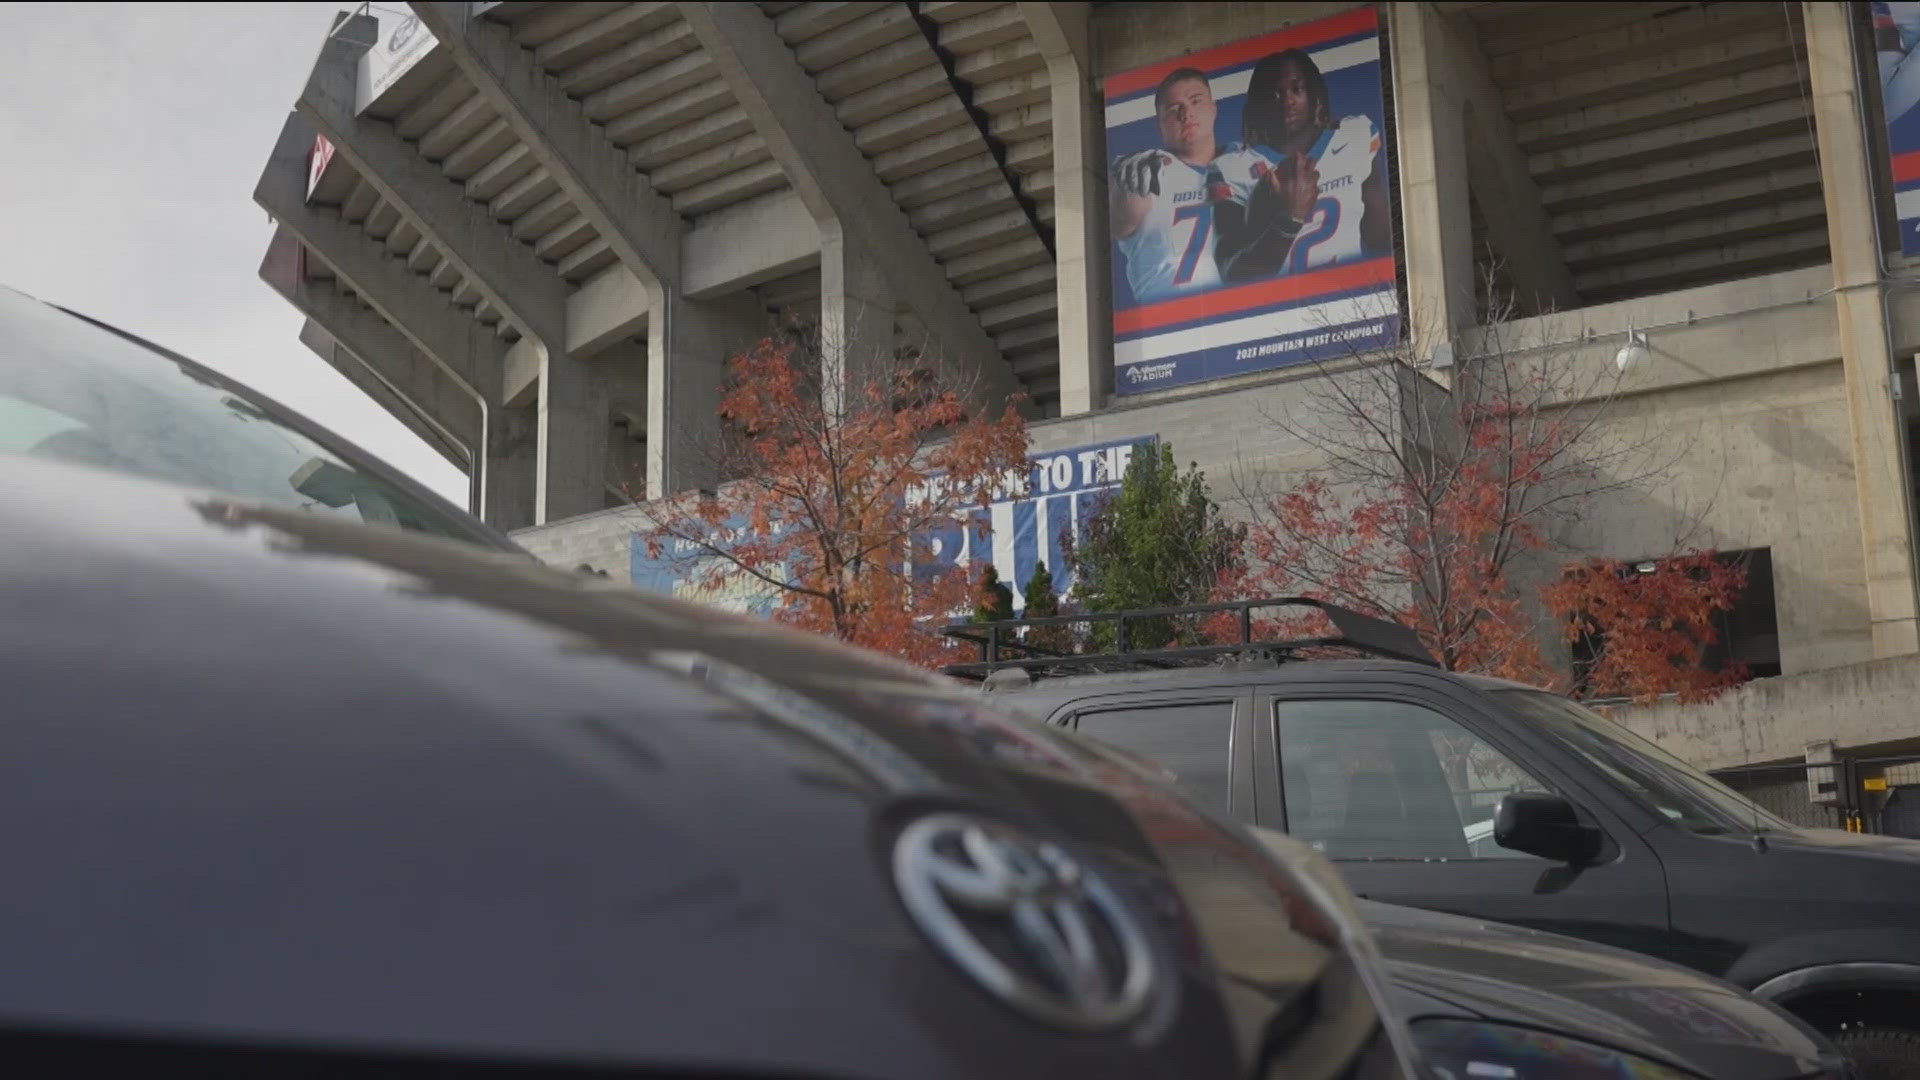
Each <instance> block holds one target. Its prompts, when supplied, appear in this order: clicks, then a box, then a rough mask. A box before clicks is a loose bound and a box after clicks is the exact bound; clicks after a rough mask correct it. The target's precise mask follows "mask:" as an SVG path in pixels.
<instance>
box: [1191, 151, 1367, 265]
mask: <svg viewBox="0 0 1920 1080" xmlns="http://www.w3.org/2000/svg"><path fill="white" fill-rule="evenodd" d="M1310 153H1311V155H1312V157H1313V162H1314V165H1315V167H1316V168H1318V169H1319V171H1320V198H1319V200H1318V201H1317V202H1315V203H1314V204H1313V213H1312V214H1310V215H1309V216H1308V218H1307V221H1306V224H1304V225H1302V226H1301V228H1300V235H1298V236H1296V237H1294V240H1293V250H1292V251H1291V252H1290V253H1289V254H1288V255H1287V268H1286V272H1287V273H1289V274H1297V273H1299V272H1301V271H1303V270H1317V269H1319V268H1320V267H1323V266H1336V265H1338V264H1340V263H1344V262H1351V261H1352V260H1354V259H1357V258H1359V257H1360V255H1361V252H1362V248H1361V243H1360V219H1361V218H1362V217H1363V216H1364V215H1365V213H1366V205H1365V203H1364V202H1363V201H1362V200H1361V196H1360V187H1361V185H1362V184H1364V183H1366V181H1367V179H1368V178H1369V177H1371V176H1372V175H1373V165H1374V162H1375V161H1376V160H1378V158H1379V155H1380V135H1379V133H1378V132H1376V131H1374V130H1373V121H1372V120H1370V119H1368V118H1367V117H1365V116H1349V117H1347V118H1346V119H1344V120H1342V121H1340V125H1339V126H1338V127H1336V128H1334V129H1333V130H1332V131H1328V132H1323V133H1322V134H1321V136H1320V141H1319V142H1317V143H1315V144H1314V147H1313V149H1312V151H1310ZM1285 159H1286V155H1285V154H1282V153H1280V152H1279V151H1277V150H1274V149H1272V148H1270V147H1266V146H1249V147H1236V148H1235V149H1233V150H1231V151H1229V152H1227V153H1224V154H1221V155H1220V156H1219V157H1218V158H1216V159H1215V160H1214V163H1213V187H1214V191H1215V194H1214V198H1215V199H1216V200H1218V201H1231V202H1236V203H1239V204H1240V205H1241V206H1245V205H1247V200H1248V199H1249V198H1250V197H1251V196H1252V194H1253V186H1254V185H1255V184H1257V183H1259V182H1260V179H1261V177H1263V176H1265V175H1266V174H1267V172H1268V170H1270V169H1273V168H1274V167H1276V166H1278V165H1279V164H1280V163H1281V162H1282V161H1284V160H1285Z"/></svg>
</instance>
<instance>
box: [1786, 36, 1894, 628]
mask: <svg viewBox="0 0 1920 1080" xmlns="http://www.w3.org/2000/svg"><path fill="white" fill-rule="evenodd" d="M1801 8H1802V11H1803V12H1804V18H1805V21H1806V28H1807V33H1806V39H1807V40H1806V43H1807V62H1808V67H1809V69H1810V72H1809V73H1810V76H1811V83H1812V92H1813V114H1814V123H1815V132H1816V135H1817V138H1818V141H1819V151H1820V165H1821V173H1822V181H1823V184H1822V186H1823V188H1824V189H1825V192H1826V200H1827V229H1828V233H1829V235H1830V240H1829V245H1830V248H1831V250H1832V256H1833V283H1834V285H1835V286H1836V287H1837V288H1838V289H1839V290H1841V291H1839V292H1838V293H1837V294H1836V295H1835V297H1834V302H1835V304H1836V305H1837V306H1838V309H1839V311H1838V314H1839V322H1840V350H1841V359H1842V361H1843V367H1844V368H1845V371H1846V380H1847V410H1848V413H1849V414H1850V416H1851V419H1852V427H1853V474H1854V484H1855V486H1856V490H1857V494H1858V498H1859V501H1860V531H1861V534H1862V536H1863V538H1864V542H1865V544H1866V571H1867V613H1868V618H1869V619H1870V620H1871V622H1872V628H1873V654H1874V656H1875V658H1876V659H1877V658H1880V657H1887V656H1897V655H1900V654H1903V653H1912V652H1920V621H1916V616H1917V615H1920V598H1917V597H1916V593H1915V572H1914V560H1913V555H1914V552H1913V510H1912V506H1911V505H1910V503H1909V490H1910V489H1909V487H1908V484H1907V477H1908V476H1909V475H1910V474H1909V472H1908V469H1909V463H1908V462H1907V460H1906V432H1905V430H1904V428H1903V425H1902V424H1901V423H1900V422H1899V417H1898V415H1897V413H1896V411H1895V402H1894V400H1893V386H1892V380H1893V377H1894V376H1893V369H1894V368H1893V357H1892V355H1891V347H1890V342H1891V335H1890V333H1889V329H1890V328H1889V326H1888V321H1887V312H1886V307H1885V303H1884V301H1885V296H1884V292H1883V290H1884V288H1885V285H1884V282H1882V280H1881V278H1882V272H1881V256H1880V237H1879V230H1878V228H1877V227H1876V223H1875V221H1874V212H1875V201H1874V183H1873V173H1872V168H1873V167H1872V165H1871V164H1870V162H1872V161H1873V155H1872V154H1871V153H1870V152H1869V150H1870V148H1869V146H1868V144H1867V138H1866V132H1865V131H1864V130H1863V129H1862V127H1861V126H1860V118H1861V117H1862V116H1866V115H1869V110H1867V109H1866V108H1864V103H1862V102H1861V101H1860V100H1859V92H1858V89H1857V88H1858V87H1859V86H1860V85H1861V82H1862V78H1861V73H1860V71H1859V69H1858V65H1857V64H1856V63H1855V60H1856V57H1857V55H1858V54H1857V53H1856V51H1855V49H1854V47H1853V25H1852V16H1851V12H1850V10H1849V9H1850V8H1851V5H1849V4H1840V3H1805V4H1802V5H1801ZM1860 286H1867V287H1865V288H1861V287H1860Z"/></svg>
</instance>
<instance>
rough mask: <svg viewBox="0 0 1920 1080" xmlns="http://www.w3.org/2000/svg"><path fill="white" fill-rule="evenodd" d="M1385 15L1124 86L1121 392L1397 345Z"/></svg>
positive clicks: (1296, 34) (1113, 83) (1300, 33)
mask: <svg viewBox="0 0 1920 1080" xmlns="http://www.w3.org/2000/svg"><path fill="white" fill-rule="evenodd" d="M1383 60H1384V57H1383V55H1382V50H1381V45H1380V16H1379V12H1378V10H1377V9H1375V8H1360V9H1357V10H1354V11H1349V12H1346V13H1344V14H1341V15H1336V16H1333V17H1331V18H1327V19H1322V20H1319V21H1317V22H1312V23H1305V24H1302V25H1299V26H1293V27H1288V28H1287V29H1285V30H1281V31H1277V32H1275V33H1271V34H1266V35H1262V36H1260V37H1256V38H1249V39H1247V40H1244V41H1238V42H1235V43H1233V44H1230V45H1223V46H1220V47H1219V48H1215V49H1208V50H1205V51H1203V52H1197V53H1192V54H1189V55H1187V56H1182V57H1179V58H1177V59H1173V60H1167V61H1163V62H1161V63H1158V64H1153V65H1150V66H1147V67H1143V68H1137V69H1135V70H1133V71H1128V72H1123V73H1121V74H1118V75H1113V76H1110V77H1109V78H1108V79H1107V80H1106V83H1105V94H1106V130H1107V158H1108V198H1109V201H1110V206H1109V208H1108V209H1109V216H1108V221H1109V225H1110V228H1111V236H1112V243H1113V359H1114V367H1115V372H1114V390H1115V392H1116V393H1119V394H1138V393H1145V392H1148V391H1153V390H1163V389H1166V388H1168V387H1173V386H1184V385H1188V384H1192V383H1199V382H1206V381H1209V380H1213V379H1223V378H1228V377H1231V376H1234V375H1241V374H1245V373H1247V372H1253V371H1266V370H1270V369H1273V368H1280V367H1286V366H1288V365H1291V364H1298V363H1303V362H1306V361H1310V360H1318V359H1325V358H1328V357H1333V356H1338V355H1341V354H1346V353H1352V352H1361V351H1366V350H1369V349H1373V348H1378V347H1381V346H1384V345H1387V344H1390V343H1392V342H1395V341H1397V340H1398V339H1399V335H1400V323H1401V319H1400V305H1399V300H1398V298H1397V294H1396V292H1395V280H1396V276H1397V267H1396V265H1395V261H1394V256H1393V225H1392V221H1391V220H1390V214H1391V210H1390V208H1389V204H1388V185H1389V184H1390V183H1391V172H1390V170H1391V168H1392V164H1391V156H1390V153H1389V148H1388V146H1387V145H1386V140H1385V138H1384V134H1383V133H1384V132H1385V130H1386V112H1385V108H1384V104H1383V102H1384V97H1385V94H1384V91H1383V89H1382V78H1383V77H1384V71H1385V68H1384V65H1383Z"/></svg>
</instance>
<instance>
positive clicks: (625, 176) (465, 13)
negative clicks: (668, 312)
mask: <svg viewBox="0 0 1920 1080" xmlns="http://www.w3.org/2000/svg"><path fill="white" fill-rule="evenodd" d="M410 6H411V7H412V8H413V10H414V12H415V13H416V14H418V15H419V16H420V21H421V22H422V23H423V24H425V25H426V27H427V29H429V30H431V31H432V32H433V34H434V36H435V37H437V38H439V39H440V42H441V44H442V46H443V47H444V48H446V49H447V50H448V55H450V56H451V57H452V58H453V62H454V65H455V66H456V67H458V68H459V69H460V70H461V72H462V73H463V74H465V75H466V77H467V78H468V80H470V81H471V82H472V83H473V85H474V87H475V88H476V89H478V90H479V92H480V97H481V98H483V99H485V100H486V102H487V104H488V105H490V106H492V108H493V109H494V111H495V112H497V113H499V114H500V116H501V118H502V119H504V120H505V121H506V123H507V126H508V127H509V128H511V129H512V131H513V134H514V136H515V137H516V138H517V139H519V141H520V142H521V143H522V144H524V145H525V146H527V147H528V148H529V149H531V150H532V152H533V155H534V156H535V157H536V158H538V159H539V161H540V164H541V166H542V167H543V168H545V169H546V170H547V173H548V175H549V176H551V177H552V178H553V180H554V182H555V183H557V184H558V185H559V186H560V190H562V191H564V192H566V193H567V197H568V198H569V199H571V200H572V202H573V205H574V206H575V207H576V208H577V209H578V211H579V213H580V214H581V215H582V216H583V217H585V218H586V220H587V221H588V222H590V223H591V224H592V225H593V228H594V231H595V232H597V233H599V234H600V235H601V236H602V237H604V238H605V239H606V241H607V243H608V244H609V245H611V246H612V247H613V249H614V251H615V252H616V253H617V254H618V255H619V257H620V261H621V263H623V264H625V265H626V267H627V268H628V269H629V270H631V271H633V273H634V275H635V276H636V277H638V278H640V280H641V281H643V282H646V283H647V284H648V286H649V287H658V286H660V285H661V284H662V283H671V282H678V281H679V279H680V233H681V229H682V222H681V221H680V218H679V216H678V215H676V214H675V213H674V212H673V206H672V204H671V203H669V202H668V201H667V199H666V198H665V197H664V196H662V195H660V194H658V193H657V192H655V191H654V190H653V188H652V186H651V185H650V184H649V183H648V182H647V180H646V178H645V177H642V176H641V175H640V174H639V173H638V172H636V171H635V170H634V168H633V166H632V165H631V164H629V163H628V162H627V160H626V155H625V154H623V153H621V152H620V150H619V149H618V148H617V147H615V146H614V145H613V144H612V143H610V142H608V141H607V139H606V137H605V135H604V134H603V133H602V132H600V131H597V130H595V128H594V125H593V123H592V122H591V121H589V120H588V119H587V117H586V113H585V111H584V110H583V109H582V107H581V105H580V103H579V102H578V101H575V100H574V99H573V98H571V97H568V96H567V94H566V92H565V91H563V90H562V89H561V88H560V87H559V85H558V84H557V83H555V82H554V80H553V79H552V78H551V77H550V76H548V75H547V73H546V71H545V70H544V69H542V68H541V67H539V66H538V65H537V64H535V63H534V58H533V54H532V53H530V52H528V51H526V50H524V49H521V48H520V47H519V46H517V45H515V44H514V41H513V34H512V32H511V31H510V30H508V29H507V27H506V26H504V25H502V24H500V23H497V22H493V21H491V20H488V19H483V18H479V17H476V16H474V15H473V14H471V6H470V5H468V4H467V3H465V2H463V0H429V2H416V3H414V4H412V5H410Z"/></svg>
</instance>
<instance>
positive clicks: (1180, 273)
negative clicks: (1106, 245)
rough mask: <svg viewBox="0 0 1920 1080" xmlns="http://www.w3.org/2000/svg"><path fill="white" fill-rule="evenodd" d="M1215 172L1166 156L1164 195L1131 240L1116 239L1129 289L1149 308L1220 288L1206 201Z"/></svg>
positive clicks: (1155, 198) (1157, 197)
mask: <svg viewBox="0 0 1920 1080" xmlns="http://www.w3.org/2000/svg"><path fill="white" fill-rule="evenodd" d="M1210 174H1211V168H1208V169H1197V168H1194V167H1193V166H1192V165H1189V164H1187V163H1186V162H1184V161H1181V160H1180V159H1178V158H1176V157H1174V156H1173V155H1172V154H1165V157H1164V160H1163V161H1162V162H1161V165H1160V194H1158V195H1155V196H1153V208H1152V209H1150V210H1148V211H1147V216H1146V219H1145V220H1144V221H1142V222H1141V223H1140V227H1139V228H1138V229H1136V230H1134V233H1133V235H1132V236H1125V237H1121V238H1119V239H1118V240H1116V241H1115V245H1116V246H1118V247H1119V249H1120V254H1121V255H1123V256H1125V258H1126V261H1127V287H1128V288H1130V289H1132V290H1133V298H1134V300H1135V301H1136V302H1138V303H1142V304H1149V303H1152V302H1154V301H1156V300H1166V299H1169V298H1171V297H1175V296H1180V295H1183V294H1185V293H1191V292H1198V291H1200V290H1203V289H1211V288H1213V287H1214V286H1216V285H1218V284H1220V268H1219V266H1218V265H1216V264H1215V263H1214V261H1213V206H1212V205H1211V204H1210V203H1209V202H1208V198H1207V193H1208V187H1207V178H1208V176H1209V175H1210Z"/></svg>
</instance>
